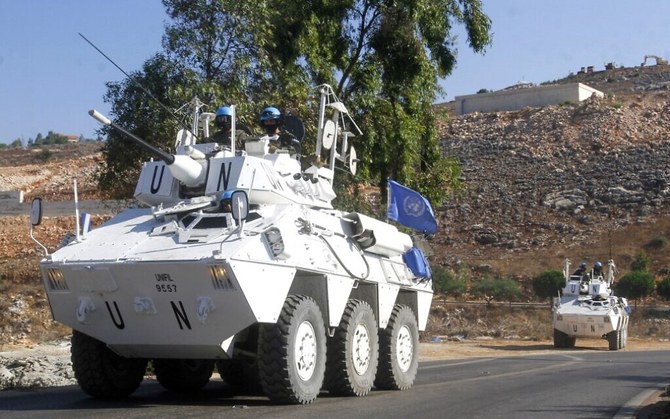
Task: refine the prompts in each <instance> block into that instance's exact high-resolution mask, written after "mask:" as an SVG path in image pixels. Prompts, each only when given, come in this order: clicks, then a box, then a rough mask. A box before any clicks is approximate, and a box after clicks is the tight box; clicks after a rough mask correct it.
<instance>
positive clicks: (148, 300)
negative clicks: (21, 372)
mask: <svg viewBox="0 0 670 419" xmlns="http://www.w3.org/2000/svg"><path fill="white" fill-rule="evenodd" d="M319 92H320V95H321V96H320V112H319V119H318V122H317V121H314V122H315V123H318V135H317V138H316V154H317V155H318V156H319V157H322V158H319V159H314V161H315V163H314V164H313V165H311V167H309V168H308V169H306V170H304V171H303V170H301V165H300V162H299V161H298V160H297V159H296V158H295V157H296V156H291V155H290V154H289V153H288V152H286V151H283V150H276V151H274V152H271V151H270V150H271V148H270V144H271V142H272V141H273V140H274V138H272V137H268V136H264V137H252V138H249V139H247V141H246V143H245V145H244V150H236V149H235V143H236V141H235V137H234V136H235V126H234V120H235V119H234V114H233V129H232V133H233V134H232V135H233V140H232V141H231V147H230V148H228V147H224V146H222V145H221V144H216V143H202V144H199V143H197V139H196V137H195V135H194V134H193V133H198V132H200V133H201V135H202V137H203V138H204V137H206V136H207V135H208V133H207V121H208V120H211V119H213V114H209V113H204V112H200V109H199V107H200V106H201V104H199V102H197V101H195V105H196V106H195V110H194V113H193V115H194V123H193V128H192V129H191V130H190V131H188V130H182V131H180V133H179V134H178V136H177V137H178V138H177V143H176V152H175V153H174V154H170V153H166V152H163V151H161V150H158V149H156V148H154V147H153V146H151V145H148V144H147V143H145V142H143V141H142V140H141V139H138V138H136V137H134V136H133V135H132V134H130V133H128V132H127V131H125V130H123V128H121V127H119V126H117V125H116V124H114V123H112V122H111V121H109V120H108V119H107V118H105V117H104V116H102V115H100V114H99V113H97V112H96V111H91V112H90V113H91V115H93V116H94V117H96V118H97V119H98V120H99V121H101V122H102V123H104V124H107V125H110V126H111V127H113V128H115V129H119V130H121V131H123V132H125V134H126V135H128V136H131V137H134V141H136V142H138V143H139V144H140V145H142V146H144V147H145V148H147V149H148V150H149V151H151V152H152V153H153V154H154V155H155V156H156V157H157V160H152V161H148V162H146V163H144V166H143V169H142V172H141V174H140V177H139V181H138V183H137V187H136V190H135V197H136V198H137V200H138V201H139V202H140V203H142V204H144V205H145V206H146V207H145V208H134V209H127V210H125V211H123V212H121V213H120V214H118V215H116V216H115V217H113V218H112V219H110V220H109V221H108V222H106V223H104V224H103V225H101V226H100V227H98V228H95V229H93V230H91V231H81V232H80V231H77V234H76V237H75V238H74V239H73V240H72V241H71V242H70V243H68V244H66V245H64V246H62V247H61V248H59V249H58V250H56V251H55V252H53V253H51V254H49V253H48V251H47V249H44V250H45V253H46V256H45V258H44V259H43V260H42V262H41V265H40V268H41V273H42V277H43V281H44V286H45V287H46V292H47V295H48V298H49V303H50V306H51V310H52V313H53V317H54V319H56V320H57V321H59V322H61V323H63V324H65V325H68V326H70V327H72V329H73V336H72V362H73V368H74V372H75V376H76V378H77V381H78V383H79V385H80V387H81V388H82V389H83V390H84V391H85V392H86V393H87V394H89V395H91V396H93V397H97V398H119V397H124V396H127V395H130V394H131V393H133V392H134V391H135V390H136V388H137V387H138V386H139V385H140V383H141V381H142V380H143V377H144V375H145V370H146V368H147V364H148V362H149V361H151V364H152V366H153V371H154V373H155V376H156V379H157V380H158V381H159V382H160V384H162V385H163V386H164V387H165V388H166V389H169V390H171V391H177V392H190V391H197V390H199V389H200V388H202V387H203V386H204V385H206V384H207V383H208V381H209V380H210V376H211V375H212V372H213V370H214V368H215V367H216V368H217V369H218V372H219V373H220V375H221V377H222V378H223V380H225V381H226V382H227V383H228V384H229V385H231V386H237V387H239V388H246V389H254V390H258V389H262V391H263V392H264V394H265V395H267V397H269V398H270V399H271V400H272V401H274V402H278V403H300V404H304V403H310V402H312V401H313V400H315V398H316V397H317V396H318V394H319V392H320V391H322V390H327V391H329V392H330V393H331V394H335V395H354V396H363V395H366V394H367V393H368V392H369V391H370V390H371V389H372V388H373V386H374V387H376V388H378V389H397V390H404V389H408V388H410V387H411V386H412V385H413V382H414V379H415V376H416V373H417V366H418V343H419V331H421V330H424V329H425V326H426V323H427V319H428V312H429V308H430V303H431V299H432V282H431V279H430V269H429V268H428V266H427V264H426V260H425V257H424V255H423V253H422V252H421V251H420V250H419V249H418V248H417V247H416V246H415V245H414V243H413V239H412V237H411V236H410V235H408V234H405V233H403V232H401V231H399V230H398V229H397V228H396V227H395V226H393V225H391V224H388V223H385V222H382V221H378V220H376V219H373V218H371V217H368V216H365V215H363V214H360V213H356V212H346V211H340V210H337V209H334V208H333V207H332V205H331V201H332V200H333V199H334V198H335V193H334V191H333V181H334V178H335V165H336V163H337V164H341V163H342V162H343V163H345V164H348V166H349V167H350V169H351V170H355V166H356V163H357V160H356V156H355V151H354V150H353V148H349V147H348V145H347V143H348V137H349V136H351V135H352V133H351V132H350V131H349V130H357V129H358V127H356V125H355V123H354V122H353V120H352V119H351V117H350V115H349V114H348V112H347V109H346V107H345V106H344V104H343V103H341V102H340V101H339V100H338V99H337V98H336V96H335V94H334V92H333V91H332V89H331V88H330V86H326V85H323V86H320V87H319ZM292 122H293V123H292V124H288V123H287V125H292V126H294V127H299V128H300V127H302V124H301V123H300V121H296V120H294V121H292ZM203 130H204V131H203ZM298 131H300V129H298ZM298 135H300V133H298ZM302 135H304V128H302ZM322 154H324V156H322ZM319 161H325V164H319ZM41 214H42V211H41V201H40V200H36V201H35V202H34V205H33V211H32V214H31V216H32V223H33V225H37V224H39V220H40V219H41ZM77 225H78V227H77V230H79V224H77ZM32 233H33V231H32V229H31V237H33V235H32ZM42 247H43V246H42Z"/></svg>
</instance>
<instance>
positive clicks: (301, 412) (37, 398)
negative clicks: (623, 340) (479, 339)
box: [0, 350, 670, 419]
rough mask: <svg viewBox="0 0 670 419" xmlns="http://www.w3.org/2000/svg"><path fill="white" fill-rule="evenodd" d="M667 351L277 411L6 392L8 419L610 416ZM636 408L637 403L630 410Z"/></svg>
mask: <svg viewBox="0 0 670 419" xmlns="http://www.w3.org/2000/svg"><path fill="white" fill-rule="evenodd" d="M669 356H670V352H665V351H654V352H626V351H619V352H610V351H593V350H589V351H581V350H577V351H564V352H560V353H555V352H552V353H547V354H546V355H536V356H515V357H506V358H471V359H461V360H447V361H434V362H426V363H422V364H421V365H420V367H419V375H418V377H417V380H416V382H415V385H414V387H413V388H412V389H410V390H408V391H403V392H395V391H373V392H372V393H371V394H370V395H368V396H367V397H362V398H339V397H329V396H328V395H327V394H322V395H321V397H319V398H318V399H317V400H316V402H315V403H313V404H311V405H307V406H273V405H271V404H269V402H268V401H267V399H265V398H263V397H250V396H240V395H235V394H233V393H232V392H231V390H230V389H229V388H228V387H227V386H226V385H225V384H224V383H223V382H222V381H220V380H218V379H213V380H212V381H211V382H210V383H209V384H208V385H207V386H206V387H205V389H204V390H203V391H202V392H200V393H197V394H196V395H189V396H186V395H174V394H172V393H169V392H167V391H164V390H163V389H162V387H161V386H160V385H159V384H157V383H156V382H154V381H149V380H147V381H145V382H144V383H143V384H142V386H141V387H140V389H139V390H138V391H137V392H136V393H134V394H133V396H132V397H131V398H129V399H127V400H124V401H117V402H110V401H98V400H94V399H90V398H88V397H87V396H86V395H85V394H84V393H82V392H81V391H80V390H79V388H78V387H76V386H70V387H61V388H49V389H39V390H33V391H13V390H12V391H3V392H0V417H2V418H36V417H39V418H91V417H94V418H123V419H129V418H156V417H160V418H191V417H193V418H195V417H197V418H200V417H225V418H254V419H255V418H294V419H300V418H324V419H327V418H347V419H351V418H385V419H386V418H487V419H488V418H612V417H614V416H615V415H616V416H617V417H631V416H630V415H632V414H633V412H634V408H635V407H636V406H635V403H637V400H638V399H640V398H641V397H640V396H644V394H646V393H649V391H650V390H655V389H657V388H658V387H659V385H660V384H661V383H665V382H667V381H668V377H670V363H668V357H669ZM631 402H633V405H632V406H629V405H628V404H629V403H631Z"/></svg>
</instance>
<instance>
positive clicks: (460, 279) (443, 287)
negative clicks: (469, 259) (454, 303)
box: [433, 266, 468, 298]
mask: <svg viewBox="0 0 670 419" xmlns="http://www.w3.org/2000/svg"><path fill="white" fill-rule="evenodd" d="M433 284H435V291H437V292H440V293H443V294H446V295H451V296H454V297H456V298H459V297H461V296H462V295H463V294H465V292H466V291H467V288H468V281H467V278H465V276H464V275H461V274H455V273H453V272H451V271H449V270H447V269H444V268H442V267H440V266H437V267H434V268H433Z"/></svg>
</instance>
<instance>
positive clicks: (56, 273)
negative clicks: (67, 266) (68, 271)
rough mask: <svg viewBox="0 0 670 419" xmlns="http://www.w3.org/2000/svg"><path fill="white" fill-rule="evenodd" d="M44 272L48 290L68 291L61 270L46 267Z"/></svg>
mask: <svg viewBox="0 0 670 419" xmlns="http://www.w3.org/2000/svg"><path fill="white" fill-rule="evenodd" d="M46 273H47V285H48V286H49V291H69V289H70V288H69V287H68V286H67V282H65V275H63V271H61V270H60V269H59V268H48V269H47V272H46Z"/></svg>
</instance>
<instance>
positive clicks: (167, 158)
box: [88, 109, 175, 166]
mask: <svg viewBox="0 0 670 419" xmlns="http://www.w3.org/2000/svg"><path fill="white" fill-rule="evenodd" d="M88 114H89V115H91V116H92V117H93V118H95V119H96V120H98V121H99V122H100V123H102V124H104V125H108V126H110V127H112V128H114V129H116V130H118V131H119V132H121V133H123V134H124V135H125V136H126V137H128V138H130V139H132V140H133V141H135V142H136V143H137V144H139V145H140V146H142V147H144V149H145V150H147V151H148V152H150V153H151V154H153V155H154V156H156V157H158V158H159V159H161V160H163V161H164V162H165V164H167V165H168V166H169V165H171V164H172V163H174V160H175V157H174V155H172V154H170V153H166V152H164V151H163V150H161V149H159V148H157V147H154V146H152V145H151V144H149V143H147V142H146V141H144V140H143V139H141V138H140V137H138V136H136V135H135V134H133V133H131V132H129V131H127V130H126V129H125V128H123V127H120V126H119V125H117V124H115V123H113V122H112V121H111V120H110V119H109V118H107V117H106V116H104V115H103V114H101V113H100V112H98V111H96V110H95V109H91V110H90V111H88Z"/></svg>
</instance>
